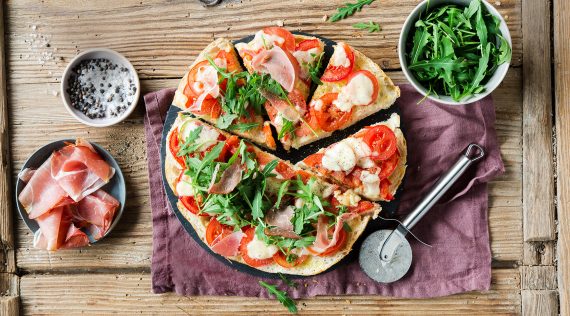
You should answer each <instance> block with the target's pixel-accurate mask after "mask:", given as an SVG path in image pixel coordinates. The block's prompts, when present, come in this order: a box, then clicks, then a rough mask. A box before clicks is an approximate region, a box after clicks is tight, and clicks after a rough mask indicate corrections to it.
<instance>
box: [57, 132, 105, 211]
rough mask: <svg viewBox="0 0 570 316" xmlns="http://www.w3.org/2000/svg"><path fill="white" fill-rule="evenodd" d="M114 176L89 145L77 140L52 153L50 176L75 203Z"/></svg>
mask: <svg viewBox="0 0 570 316" xmlns="http://www.w3.org/2000/svg"><path fill="white" fill-rule="evenodd" d="M114 174H115V169H113V168H112V167H111V166H109V164H108V163H107V162H106V161H105V160H103V158H101V156H99V154H98V153H97V152H96V151H95V150H94V148H93V147H92V146H91V144H89V143H87V142H85V141H83V140H78V141H77V143H76V145H75V146H73V145H68V146H65V147H64V148H62V149H60V150H58V151H56V152H54V153H53V156H52V163H51V176H52V177H53V179H55V180H56V181H57V183H58V184H59V186H60V187H61V188H62V189H63V190H64V191H65V192H66V193H67V194H68V195H69V196H70V197H71V198H72V199H73V200H74V201H76V202H78V201H79V200H81V199H82V198H83V197H85V196H87V195H89V194H91V193H92V192H95V191H96V190H98V189H99V188H101V187H102V186H103V185H105V184H106V183H107V182H109V180H110V179H111V177H113V175H114Z"/></svg>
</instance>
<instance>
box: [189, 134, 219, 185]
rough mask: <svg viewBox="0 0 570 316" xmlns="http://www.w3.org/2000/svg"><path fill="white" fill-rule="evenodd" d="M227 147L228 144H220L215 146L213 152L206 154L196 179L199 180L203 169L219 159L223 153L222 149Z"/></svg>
mask: <svg viewBox="0 0 570 316" xmlns="http://www.w3.org/2000/svg"><path fill="white" fill-rule="evenodd" d="M225 145H226V142H219V143H218V144H217V145H216V146H214V148H212V150H210V151H209V152H208V153H206V155H204V159H202V163H201V164H200V166H199V167H198V171H196V175H195V176H194V177H196V178H197V177H198V176H199V175H200V172H201V171H202V169H204V167H205V166H206V165H207V164H209V163H211V162H213V161H214V160H215V159H217V158H218V157H219V156H220V154H221V153H222V148H224V146H225ZM194 177H193V178H194Z"/></svg>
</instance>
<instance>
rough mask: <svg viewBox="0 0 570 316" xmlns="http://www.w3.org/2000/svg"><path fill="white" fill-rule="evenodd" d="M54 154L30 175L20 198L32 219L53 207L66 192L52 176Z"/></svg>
mask: <svg viewBox="0 0 570 316" xmlns="http://www.w3.org/2000/svg"><path fill="white" fill-rule="evenodd" d="M52 158H53V155H52V156H50V158H48V160H46V161H45V162H44V163H43V164H42V165H41V166H40V168H39V169H38V170H36V171H35V172H34V173H33V175H32V176H31V177H30V179H29V181H28V184H26V186H25V187H24V189H23V190H22V192H20V195H19V196H18V200H19V201H20V203H22V205H23V206H24V208H25V209H26V211H27V212H28V216H29V217H30V218H31V219H35V218H37V217H39V216H41V215H43V214H45V213H46V212H48V211H49V210H51V209H53V208H54V207H55V206H56V205H57V204H58V203H59V202H60V201H61V200H62V199H63V198H65V197H66V196H67V194H66V192H65V191H64V190H63V189H62V188H61V187H60V186H59V184H58V183H57V181H56V180H55V179H54V178H53V177H52V176H51V161H52Z"/></svg>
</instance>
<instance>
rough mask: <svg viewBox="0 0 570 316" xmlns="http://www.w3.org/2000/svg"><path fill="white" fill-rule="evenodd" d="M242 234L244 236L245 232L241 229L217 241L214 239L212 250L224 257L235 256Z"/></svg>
mask: <svg viewBox="0 0 570 316" xmlns="http://www.w3.org/2000/svg"><path fill="white" fill-rule="evenodd" d="M243 236H245V234H244V233H243V232H242V231H241V230H238V231H236V232H233V233H231V234H230V235H227V236H225V237H224V238H222V239H220V241H218V242H216V241H215V240H214V242H215V243H214V245H213V246H212V251H213V252H215V253H217V254H219V255H222V256H224V257H234V256H237V254H238V251H239V245H240V243H241V239H242V238H243Z"/></svg>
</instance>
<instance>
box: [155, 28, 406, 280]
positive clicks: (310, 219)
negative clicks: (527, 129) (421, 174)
mask: <svg viewBox="0 0 570 316" xmlns="http://www.w3.org/2000/svg"><path fill="white" fill-rule="evenodd" d="M242 65H243V66H242ZM399 93H400V92H399V89H398V87H397V86H395V85H394V84H393V83H392V81H391V80H390V78H388V77H387V76H386V74H385V73H384V72H382V70H381V69H380V67H378V65H376V64H375V63H374V62H373V61H371V60H370V59H368V58H367V57H366V56H364V55H363V54H362V53H360V52H358V51H357V50H355V49H354V48H352V47H351V46H349V45H348V44H346V43H335V42H332V41H330V40H327V39H323V38H319V37H315V36H310V35H307V34H292V33H290V32H289V31H288V30H286V29H284V28H280V27H267V28H263V29H261V30H260V31H258V32H257V33H255V35H253V36H251V37H249V38H247V39H245V40H240V41H238V43H236V44H235V46H234V45H233V44H232V42H230V41H229V40H226V39H218V40H216V41H214V42H213V43H212V44H210V45H209V46H208V47H207V48H206V49H204V51H202V53H201V54H200V55H199V56H198V59H197V60H196V61H195V62H194V63H193V64H192V65H191V66H190V69H189V70H188V72H187V73H186V74H185V75H184V77H183V78H182V80H181V82H180V84H179V86H178V89H177V91H176V94H175V97H174V101H173V104H174V105H175V106H176V107H178V108H180V109H181V111H180V112H178V111H173V110H172V109H171V110H170V111H169V112H168V116H167V120H166V123H165V130H164V132H163V144H164V146H163V148H162V150H161V154H162V158H163V163H164V168H163V175H164V179H165V183H167V184H168V185H167V193H168V195H169V200H170V202H171V204H172V206H173V209H174V210H175V213H176V215H177V216H178V218H179V219H180V220H181V221H182V223H183V225H184V227H185V228H186V229H187V231H188V232H189V233H190V234H191V235H192V236H193V237H194V238H195V239H197V240H199V241H200V243H202V244H203V247H207V249H209V250H210V251H211V252H213V253H214V254H216V255H218V257H219V258H227V259H230V260H231V261H227V260H224V261H225V262H233V264H234V265H235V266H236V267H246V268H247V269H249V270H250V271H249V272H251V271H252V270H253V271H263V272H269V273H285V274H289V275H314V274H317V273H321V272H323V271H325V270H328V269H329V268H331V267H332V266H333V265H334V264H335V263H337V262H339V261H340V260H341V259H343V258H344V257H346V256H347V254H348V253H349V252H350V251H351V249H352V246H353V244H354V243H355V242H356V240H357V239H358V237H359V236H360V235H361V234H362V233H363V232H364V230H365V228H366V226H367V224H368V223H369V221H370V220H371V219H373V218H376V217H377V215H378V214H379V213H380V211H381V206H380V204H378V203H377V201H390V200H393V199H394V194H395V192H396V190H397V189H398V187H399V185H400V183H401V181H402V178H403V175H404V173H405V168H406V155H407V151H406V142H405V139H404V136H403V134H402V131H401V130H400V122H399V116H398V115H397V114H393V115H392V116H391V117H389V113H388V116H386V113H384V114H382V116H381V117H384V118H383V119H387V120H386V121H384V122H381V123H378V122H379V121H382V120H377V121H374V122H371V123H369V124H367V125H366V126H361V127H362V129H361V130H360V131H358V130H354V129H353V128H352V127H351V126H352V125H355V126H354V127H358V124H359V123H361V121H363V120H364V119H366V120H364V121H369V119H373V118H374V115H373V114H376V113H377V112H379V111H383V110H386V109H388V108H389V107H390V106H391V105H392V104H393V103H394V101H395V100H396V98H397V97H398V96H399ZM345 129H346V133H345V131H343V130H345ZM333 133H335V134H334V135H337V136H332V138H334V137H338V135H339V133H344V134H346V135H349V137H348V138H346V139H342V138H340V139H335V141H336V143H334V144H331V143H333V142H334V141H331V140H330V139H327V138H331V137H328V136H330V135H332V134H333ZM351 134H352V135H351ZM317 140H318V142H316V141H317ZM250 141H251V142H250ZM252 142H253V143H255V144H257V145H260V146H261V147H264V148H266V149H269V150H272V151H267V150H265V149H261V148H260V147H258V146H256V145H254V144H253V143H252ZM278 142H279V143H278ZM309 143H312V144H311V145H310V146H308V147H311V148H315V147H316V148H317V150H319V151H317V152H316V153H315V151H314V150H313V151H311V152H310V153H308V152H307V151H306V149H302V150H303V151H302V150H301V149H299V148H301V147H305V145H306V144H309ZM329 145H330V146H329ZM319 146H320V147H319ZM345 147H346V148H345ZM275 148H278V149H279V148H281V149H279V150H277V151H273V149H275ZM303 152H305V153H307V154H303ZM275 154H277V155H279V157H277V156H275ZM289 160H294V161H299V163H298V164H297V165H293V164H291V163H290V162H289Z"/></svg>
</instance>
